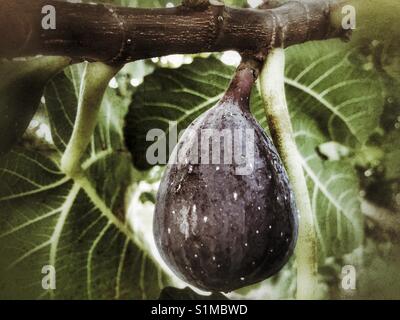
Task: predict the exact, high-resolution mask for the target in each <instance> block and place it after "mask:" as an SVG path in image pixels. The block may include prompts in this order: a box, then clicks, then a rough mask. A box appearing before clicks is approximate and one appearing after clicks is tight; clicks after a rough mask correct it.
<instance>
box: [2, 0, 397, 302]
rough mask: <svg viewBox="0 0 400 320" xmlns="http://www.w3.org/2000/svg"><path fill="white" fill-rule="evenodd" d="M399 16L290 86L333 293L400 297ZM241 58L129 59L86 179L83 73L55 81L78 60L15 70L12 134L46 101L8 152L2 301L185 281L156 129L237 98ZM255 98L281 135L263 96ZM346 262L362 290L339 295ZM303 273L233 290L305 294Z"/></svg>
mask: <svg viewBox="0 0 400 320" xmlns="http://www.w3.org/2000/svg"><path fill="white" fill-rule="evenodd" d="M108 2H109V1H108ZM114 2H115V3H116V4H121V5H131V6H145V7H148V6H165V5H168V6H170V5H172V4H177V2H175V3H172V2H167V1H161V0H160V1H144V0H143V1H141V0H120V1H114ZM228 2H229V1H228ZM233 2H234V3H233V4H234V5H242V1H240V0H237V1H233ZM361 3H362V4H365V2H361ZM369 3H370V2H369ZM393 3H394V2H391V1H388V0H385V4H390V5H393ZM361 7H362V8H363V6H361ZM382 7H383V8H385V6H382ZM369 9H370V8H369ZM396 9H398V7H396ZM380 14H382V16H388V13H387V12H385V11H384V10H383V11H382V12H380ZM389 16H390V15H389ZM381 20H384V19H381ZM368 21H369V20H368ZM376 21H377V20H376V19H375V22H376ZM386 23H387V20H385V23H383V26H379V23H378V27H376V28H375V31H376V32H375V33H374V34H373V35H368V36H365V33H363V29H362V28H361V31H359V33H355V36H354V40H352V41H351V42H349V43H343V42H341V41H339V40H329V41H324V42H312V43H307V44H303V45H298V46H294V47H291V48H289V49H287V68H286V80H285V82H286V93H287V99H288V104H289V109H290V113H291V118H292V122H293V126H294V130H295V137H296V142H297V145H298V147H299V150H300V153H301V155H302V159H303V161H302V164H303V168H304V170H305V173H306V176H307V182H308V188H309V192H310V195H311V201H312V206H313V211H314V216H315V221H316V224H317V236H318V246H319V247H318V248H319V273H320V280H321V290H320V291H321V298H325V299H329V298H350V299H351V298H390V299H397V298H400V296H399V292H400V279H399V277H400V276H399V275H398V272H397V270H398V268H399V266H400V264H399V263H400V261H399V260H400V255H399V240H400V239H399V236H398V231H399V228H400V220H399V211H400V185H399V176H400V169H399V168H400V163H399V162H400V151H399V150H400V149H399V141H400V95H399V92H398V87H399V81H400V68H399V66H400V56H399V54H398V52H399V51H398V48H397V47H396V46H395V45H394V44H393V41H392V39H391V38H388V37H387V36H383V34H385V35H386V33H384V30H385V28H387V25H386ZM397 30H399V29H397ZM237 63H238V60H237V54H235V53H233V52H228V53H223V54H202V55H193V56H182V55H173V56H168V57H161V58H160V59H159V58H156V59H151V60H148V61H138V62H135V63H130V64H128V65H126V66H125V67H124V68H123V70H122V71H121V72H119V74H118V75H117V76H116V77H115V78H114V79H113V80H112V81H111V82H110V84H109V88H108V89H107V91H106V93H105V96H104V99H103V103H102V106H101V114H100V118H99V124H98V126H97V128H96V132H95V134H94V136H93V138H92V141H91V144H90V147H89V148H88V150H87V153H86V155H85V159H84V164H83V167H84V169H85V173H86V177H87V178H86V179H85V181H83V182H79V183H78V181H74V180H73V179H70V178H68V177H67V176H66V175H65V174H64V173H63V172H62V170H61V169H60V157H61V155H62V152H63V151H64V150H65V147H66V144H67V143H68V141H69V138H70V135H71V133H72V128H73V121H74V118H75V115H76V106H77V103H78V99H79V88H80V83H81V79H82V73H83V69H84V64H80V65H74V66H72V67H67V68H66V69H64V70H63V71H62V72H60V73H58V74H57V75H56V76H54V74H55V73H56V72H57V71H58V70H61V69H63V68H64V67H65V59H63V58H55V57H48V58H46V57H36V58H32V59H27V60H22V61H6V60H3V61H1V62H0V75H1V77H0V110H1V111H2V112H3V113H4V114H5V116H4V117H3V119H2V120H1V124H2V126H3V127H7V128H9V129H8V130H10V131H9V132H10V135H11V132H12V130H14V129H15V128H14V127H13V126H14V125H13V124H14V123H16V122H24V121H25V122H26V121H28V122H29V121H31V118H32V114H33V113H34V112H35V110H36V106H37V105H38V104H39V105H40V106H39V109H38V111H37V112H36V114H35V117H34V119H33V120H32V121H31V122H30V126H29V129H28V131H27V132H26V133H25V135H24V136H23V139H22V140H21V141H20V142H19V143H18V145H16V146H15V147H14V148H13V150H12V151H11V152H10V153H8V154H6V155H1V156H0V177H1V178H0V221H1V223H0V256H1V257H2V258H1V260H0V271H1V273H0V274H1V276H0V298H6V299H9V298H39V299H48V298H58V299H68V298H70V299H148V298H158V297H159V295H160V292H161V290H162V289H163V288H165V287H167V286H171V285H172V286H177V287H184V286H185V284H184V283H182V282H181V281H180V280H178V279H176V277H175V276H174V275H173V274H171V272H170V271H169V270H168V269H167V267H166V266H165V265H164V264H163V262H162V261H161V259H160V258H159V256H158V253H157V252H156V250H155V247H154V243H153V239H152V232H151V224H152V214H153V209H154V202H155V194H156V191H157V188H158V184H159V181H160V178H161V175H162V172H163V168H162V167H150V166H149V165H148V164H147V162H146V161H145V152H146V149H147V147H148V146H149V144H150V142H146V139H145V136H146V133H147V131H148V130H149V129H152V128H161V129H163V130H165V131H168V126H169V123H171V122H172V121H176V122H177V123H178V130H183V129H185V128H186V127H187V126H188V125H189V124H190V123H191V121H193V120H194V119H195V118H196V117H197V116H198V115H199V114H201V113H202V112H204V111H205V110H207V109H208V108H210V107H212V106H213V105H215V104H216V103H217V102H218V100H219V99H220V98H221V97H222V95H223V93H224V90H225V89H226V87H227V84H228V83H229V81H230V78H231V76H232V74H233V72H234V65H235V64H237ZM49 79H50V80H49ZM47 80H49V81H47ZM42 93H43V94H42ZM22 96H23V97H24V98H23V99H21V97H22ZM251 105H252V112H253V114H254V115H255V117H256V118H257V119H258V121H259V122H260V124H261V125H262V126H264V127H265V129H266V130H267V131H268V128H266V120H265V116H264V111H263V107H262V103H261V99H260V95H259V93H258V88H257V87H255V88H254V90H253V95H252V99H251ZM16 109H18V110H21V112H18V113H15V112H14V113H13V110H16ZM28 111H29V112H28ZM126 123H129V125H127V124H126ZM17 127H18V126H17ZM13 128H14V129H13ZM17 129H18V128H16V129H15V131H16V132H17V131H18V130H17ZM127 146H129V148H130V149H131V150H133V153H132V156H131V154H130V153H129V152H128V151H127ZM132 163H133V164H134V166H132ZM48 264H51V265H54V266H55V267H56V270H57V289H56V290H55V291H51V290H50V291H45V290H43V288H42V286H41V281H42V277H43V274H42V267H43V266H44V265H48ZM346 264H350V265H354V266H355V267H356V270H357V289H356V290H353V291H352V290H351V291H344V290H342V289H341V286H340V282H341V276H342V275H341V269H342V267H343V266H344V265H346ZM295 267H296V266H295V260H294V259H292V260H291V261H290V263H288V265H287V266H286V267H285V268H284V270H282V271H281V272H280V273H279V274H278V275H277V276H275V277H273V278H271V279H268V280H266V281H264V282H262V283H260V284H258V285H255V286H252V287H248V288H244V289H242V290H239V291H237V292H233V293H231V294H229V297H230V298H248V299H272V298H284V299H291V298H294V293H295V286H296V281H295ZM173 295H174V296H175V295H176V292H174V293H173ZM180 297H181V296H180V295H179V294H178V295H176V298H180Z"/></svg>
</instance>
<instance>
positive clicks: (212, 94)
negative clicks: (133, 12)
mask: <svg viewBox="0 0 400 320" xmlns="http://www.w3.org/2000/svg"><path fill="white" fill-rule="evenodd" d="M232 74H233V70H232V68H230V67H227V66H225V65H223V64H222V63H221V62H220V61H219V60H217V59H215V58H209V59H202V58H199V59H195V61H194V62H193V63H192V64H191V65H183V66H182V67H181V68H179V69H157V70H156V71H155V72H154V73H153V74H152V75H150V76H147V77H145V80H144V83H143V84H142V85H141V86H140V87H139V89H138V91H137V92H136V94H135V95H134V97H133V101H132V103H131V105H130V109H129V113H128V115H127V117H126V119H125V122H126V126H125V139H126V143H127V146H128V149H129V150H134V152H133V161H134V164H135V166H136V167H137V168H140V169H148V168H150V167H151V166H150V165H149V163H148V162H147V160H146V150H147V149H148V147H149V146H150V145H151V144H152V143H153V142H151V141H146V135H147V133H148V131H149V130H151V129H154V128H159V129H161V130H163V131H164V132H166V134H167V136H168V132H169V130H170V124H171V121H176V122H177V129H178V132H180V131H181V130H183V129H185V128H186V127H187V126H188V125H189V124H190V123H191V122H192V121H193V120H194V119H196V118H197V117H198V116H199V115H200V114H202V113H203V112H204V111H206V110H207V109H209V108H211V107H212V106H214V105H215V104H216V103H217V102H218V101H219V100H220V99H221V98H222V96H223V94H224V90H225V88H226V87H227V86H228V84H229V81H230V78H231V75H232ZM169 152H172V150H169Z"/></svg>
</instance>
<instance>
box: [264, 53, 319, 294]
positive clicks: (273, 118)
mask: <svg viewBox="0 0 400 320" xmlns="http://www.w3.org/2000/svg"><path fill="white" fill-rule="evenodd" d="M284 71H285V52H284V49H282V48H276V49H273V50H271V51H270V53H269V54H268V56H267V61H266V64H265V66H264V68H263V70H262V72H261V75H260V86H261V95H262V98H263V100H264V106H265V112H266V115H267V120H268V124H269V128H270V131H271V134H272V138H273V140H274V143H275V145H276V147H277V149H278V151H279V153H280V156H281V158H282V161H283V163H284V165H285V167H286V170H287V172H288V175H289V178H290V181H291V185H292V188H293V191H294V194H295V198H296V204H297V208H298V210H299V217H300V223H299V238H298V241H297V247H296V265H297V294H296V296H297V299H315V298H317V296H318V292H317V291H318V290H317V288H318V280H317V266H318V265H317V240H316V233H315V227H314V219H313V211H312V207H311V202H310V196H309V193H308V189H307V183H306V178H305V176H304V171H303V167H302V164H301V163H302V159H301V156H300V154H299V151H298V150H297V146H296V142H295V139H294V135H293V128H292V124H291V120H290V115H289V110H288V107H287V103H286V96H285V78H284Z"/></svg>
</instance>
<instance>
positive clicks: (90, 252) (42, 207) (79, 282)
mask: <svg viewBox="0 0 400 320" xmlns="http://www.w3.org/2000/svg"><path fill="white" fill-rule="evenodd" d="M81 69H82V68H81V66H77V67H72V68H69V69H68V70H67V71H66V72H65V74H64V73H63V74H60V75H58V76H57V77H56V78H54V79H53V80H52V81H51V83H50V84H49V86H48V90H46V102H47V106H46V107H47V111H48V113H49V116H50V124H51V129H52V135H53V137H54V140H55V141H57V142H56V146H57V148H58V150H59V151H60V152H62V150H63V149H64V148H65V145H64V143H67V142H68V139H69V135H70V134H71V132H72V123H73V119H74V117H75V112H76V101H77V93H78V91H77V88H79V82H80V78H79V72H80V70H81ZM125 110H126V106H124V105H123V103H121V102H120V100H119V99H118V97H117V96H115V94H114V92H113V91H111V90H109V91H108V92H107V93H106V95H105V98H104V100H103V104H102V116H101V117H100V119H99V125H98V127H97V128H96V133H95V135H94V137H93V139H92V145H91V146H90V148H89V150H88V153H87V157H86V159H85V161H84V163H83V168H84V170H85V178H79V179H76V180H72V179H70V178H69V177H67V176H65V174H64V173H63V172H61V170H60V164H59V161H60V159H59V157H56V158H55V159H48V158H47V157H45V156H43V155H41V154H40V153H38V152H27V151H25V150H21V149H15V150H13V151H12V152H11V153H10V154H9V155H7V156H6V157H3V158H2V159H1V160H0V175H1V179H0V205H1V206H2V208H6V210H1V211H0V219H2V221H3V222H4V223H2V224H1V225H0V238H1V246H0V255H1V256H2V259H1V261H0V272H1V275H2V276H1V277H0V298H8V299H9V298H19V299H21V298H22V299H35V298H39V299H47V298H56V299H146V298H149V299H151V298H153V299H155V298H157V297H158V296H159V293H160V291H161V289H162V288H163V287H164V286H165V285H168V283H169V279H168V277H167V276H166V275H165V274H164V273H163V271H162V270H161V268H160V267H159V265H158V264H157V263H156V262H155V261H154V259H153V257H151V256H149V254H148V248H147V247H146V245H145V244H144V243H143V242H142V241H140V240H139V238H138V237H137V236H136V235H134V234H133V232H132V231H131V229H130V227H129V223H128V221H126V220H125V218H126V212H127V200H128V199H127V198H129V197H127V196H128V195H129V194H128V193H127V192H128V190H129V186H130V185H131V184H132V182H133V174H132V167H131V165H130V162H131V158H130V156H129V154H128V153H127V152H126V151H125V150H124V149H123V141H122V132H121V125H122V119H123V116H124V114H125ZM111 168H112V170H110V169H111ZM46 265H52V266H54V268H55V271H56V289H55V290H45V289H43V287H42V278H43V277H44V276H45V274H43V273H42V268H43V267H44V266H46Z"/></svg>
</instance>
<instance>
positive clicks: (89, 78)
mask: <svg viewBox="0 0 400 320" xmlns="http://www.w3.org/2000/svg"><path fill="white" fill-rule="evenodd" d="M118 71H119V68H116V67H112V66H109V65H106V64H104V63H101V62H94V63H87V64H86V68H85V71H84V73H83V79H82V84H81V88H80V94H79V101H78V110H77V114H76V119H75V125H74V129H73V132H72V135H71V139H70V141H69V143H68V146H67V148H66V150H65V152H64V155H63V157H62V159H61V170H62V171H63V172H64V173H65V174H66V175H68V176H70V177H75V176H77V175H79V174H80V172H81V161H82V156H83V154H84V153H85V151H86V149H87V147H88V145H89V143H90V139H91V138H92V135H93V132H94V130H95V128H96V125H97V120H98V115H99V111H100V106H101V102H102V100H103V96H104V92H105V90H106V89H107V86H108V83H109V82H110V80H111V79H112V78H113V77H114V76H115V74H116V73H117V72H118Z"/></svg>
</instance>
